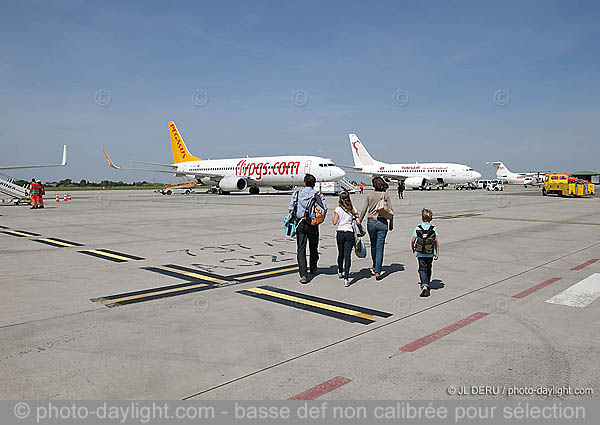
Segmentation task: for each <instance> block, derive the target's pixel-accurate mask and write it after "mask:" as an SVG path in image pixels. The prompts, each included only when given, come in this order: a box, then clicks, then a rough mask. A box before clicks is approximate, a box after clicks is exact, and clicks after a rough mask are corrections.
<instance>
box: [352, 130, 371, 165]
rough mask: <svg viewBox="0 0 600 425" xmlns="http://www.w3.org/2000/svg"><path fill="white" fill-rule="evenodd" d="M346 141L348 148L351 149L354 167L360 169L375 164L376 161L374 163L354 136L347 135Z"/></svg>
mask: <svg viewBox="0 0 600 425" xmlns="http://www.w3.org/2000/svg"><path fill="white" fill-rule="evenodd" d="M348 139H350V147H351V148H352V156H353V157H354V166H355V167H358V168H361V167H364V166H366V165H376V164H377V161H375V160H374V159H373V158H372V157H371V155H369V152H368V151H367V149H366V148H365V146H364V145H363V144H362V143H361V141H360V140H359V138H358V136H357V135H356V134H349V135H348Z"/></svg>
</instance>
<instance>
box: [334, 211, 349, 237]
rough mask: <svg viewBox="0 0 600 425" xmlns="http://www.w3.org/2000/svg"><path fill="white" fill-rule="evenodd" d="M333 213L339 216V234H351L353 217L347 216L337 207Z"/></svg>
mask: <svg viewBox="0 0 600 425" xmlns="http://www.w3.org/2000/svg"><path fill="white" fill-rule="evenodd" d="M335 212H336V213H337V215H338V216H339V218H340V219H339V221H338V225H337V230H338V231H341V232H352V231H353V230H354V229H352V218H353V216H352V215H350V214H348V213H347V212H346V211H344V209H343V208H342V207H337V208H336V209H335Z"/></svg>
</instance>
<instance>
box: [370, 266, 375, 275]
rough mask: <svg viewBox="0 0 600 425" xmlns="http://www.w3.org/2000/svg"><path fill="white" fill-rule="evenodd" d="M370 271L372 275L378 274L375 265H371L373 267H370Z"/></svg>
mask: <svg viewBox="0 0 600 425" xmlns="http://www.w3.org/2000/svg"><path fill="white" fill-rule="evenodd" d="M369 271H370V272H371V275H372V276H375V274H376V273H375V266H373V267H371V268H370V269H369Z"/></svg>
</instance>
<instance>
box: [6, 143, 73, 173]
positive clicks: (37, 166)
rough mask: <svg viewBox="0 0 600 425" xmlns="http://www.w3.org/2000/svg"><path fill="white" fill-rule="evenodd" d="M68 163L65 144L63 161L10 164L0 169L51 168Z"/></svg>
mask: <svg viewBox="0 0 600 425" xmlns="http://www.w3.org/2000/svg"><path fill="white" fill-rule="evenodd" d="M66 165H67V145H63V153H62V162H61V163H60V164H55V165H10V166H6V167H0V170H22V169H25V168H50V167H65V166H66Z"/></svg>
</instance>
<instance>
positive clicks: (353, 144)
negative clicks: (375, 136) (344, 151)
mask: <svg viewBox="0 0 600 425" xmlns="http://www.w3.org/2000/svg"><path fill="white" fill-rule="evenodd" d="M359 143H360V140H357V141H356V142H352V147H353V148H354V150H355V151H356V154H357V155H358V154H359V153H358V146H356V145H358V144H359Z"/></svg>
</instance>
